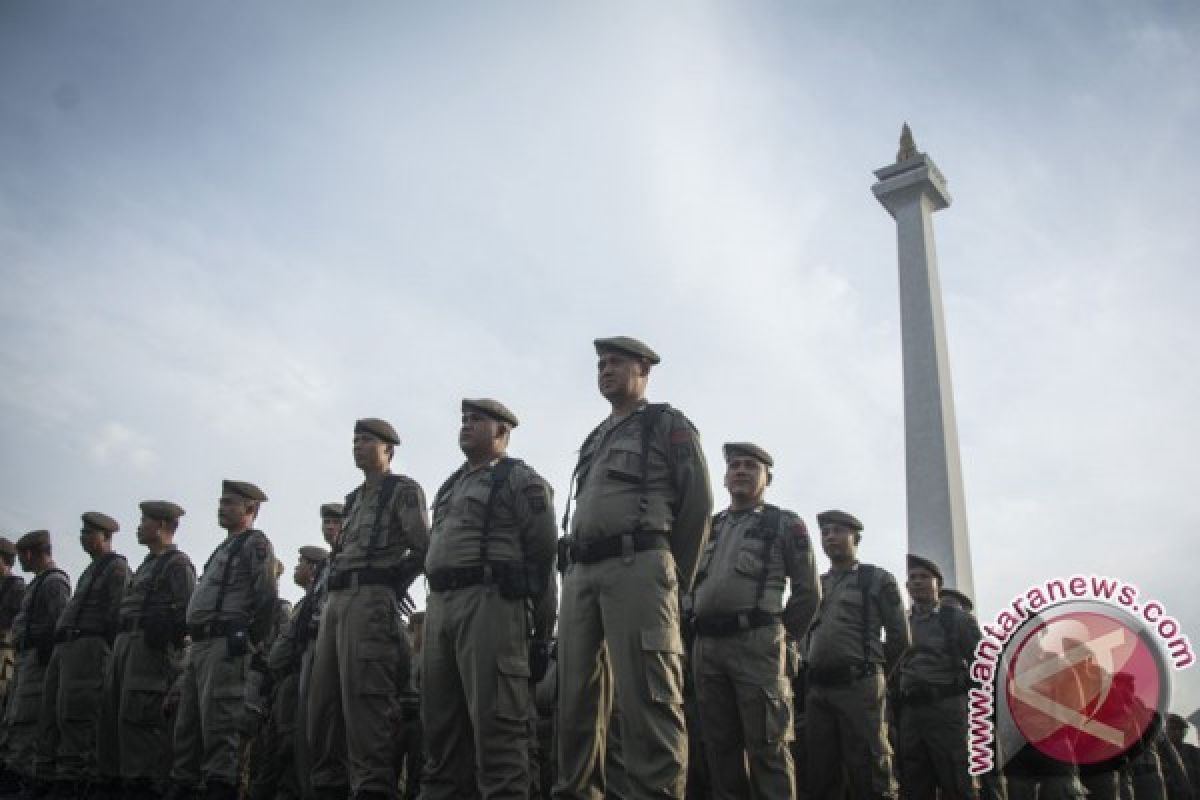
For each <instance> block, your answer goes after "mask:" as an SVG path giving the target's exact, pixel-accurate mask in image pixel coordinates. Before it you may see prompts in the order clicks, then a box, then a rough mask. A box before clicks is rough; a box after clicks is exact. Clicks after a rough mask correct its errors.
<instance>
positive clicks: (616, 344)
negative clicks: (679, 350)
mask: <svg viewBox="0 0 1200 800" xmlns="http://www.w3.org/2000/svg"><path fill="white" fill-rule="evenodd" d="M592 344H594V345H595V346H596V355H602V354H604V353H611V352H612V351H614V350H616V351H617V352H618V353H625V354H626V355H631V356H636V357H637V358H644V359H646V360H647V361H649V362H650V363H651V364H657V363H658V362H660V361H662V359H661V358H659V357H658V353H656V352H654V351H653V350H651V349H650V348H649V347H647V346H646V344H645V342H639V341H638V340H637V339H634V338H633V337H630V336H610V337H608V338H607V339H596V340H595V341H593V342H592Z"/></svg>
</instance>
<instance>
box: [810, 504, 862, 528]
mask: <svg viewBox="0 0 1200 800" xmlns="http://www.w3.org/2000/svg"><path fill="white" fill-rule="evenodd" d="M822 525H843V526H845V527H847V528H853V529H854V530H856V531H861V530H862V529H863V524H862V523H861V522H859V521H858V517H856V516H854V515H853V514H847V513H846V512H845V511H838V510H837V509H833V510H830V511H822V512H821V513H820V514H817V527H818V528H820V527H821V526H822Z"/></svg>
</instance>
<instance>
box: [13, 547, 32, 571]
mask: <svg viewBox="0 0 1200 800" xmlns="http://www.w3.org/2000/svg"><path fill="white" fill-rule="evenodd" d="M17 562H18V563H19V564H20V565H21V571H22V572H33V553H32V552H30V551H29V550H18V551H17Z"/></svg>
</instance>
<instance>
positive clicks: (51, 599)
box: [12, 564, 71, 648]
mask: <svg viewBox="0 0 1200 800" xmlns="http://www.w3.org/2000/svg"><path fill="white" fill-rule="evenodd" d="M70 599H71V579H70V578H68V577H67V576H66V574H65V573H63V572H62V571H61V570H59V569H58V568H57V567H55V566H54V565H53V564H52V565H51V566H50V567H48V568H47V569H46V571H45V572H43V573H42V574H40V575H38V576H37V577H36V578H34V579H33V580H32V581H30V582H29V585H28V586H27V587H25V594H24V595H23V596H22V597H21V610H20V611H18V612H17V616H16V618H15V619H13V627H12V630H13V638H14V639H15V640H16V641H17V644H18V647H21V648H26V647H33V646H35V645H36V644H37V643H38V642H40V641H43V640H45V639H47V638H51V637H53V635H54V626H55V624H56V623H57V622H58V618H59V616H60V615H61V614H62V610H63V609H64V608H66V606H67V602H68V601H69V600H70Z"/></svg>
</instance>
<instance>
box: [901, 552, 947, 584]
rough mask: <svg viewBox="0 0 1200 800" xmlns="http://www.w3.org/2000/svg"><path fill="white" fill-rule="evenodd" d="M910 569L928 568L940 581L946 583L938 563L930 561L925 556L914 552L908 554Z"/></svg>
mask: <svg viewBox="0 0 1200 800" xmlns="http://www.w3.org/2000/svg"><path fill="white" fill-rule="evenodd" d="M908 569H909V570H910V571H911V570H914V569H923V570H927V571H928V572H929V573H930V574H931V575H933V577H935V578H937V579H938V583H945V582H946V579H945V578H944V577H942V571H941V570H940V569H938V565H937V564H935V563H933V562H932V561H930V560H929V559H928V558H925V557H924V556H918V555H915V554H913V553H909V554H908Z"/></svg>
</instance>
